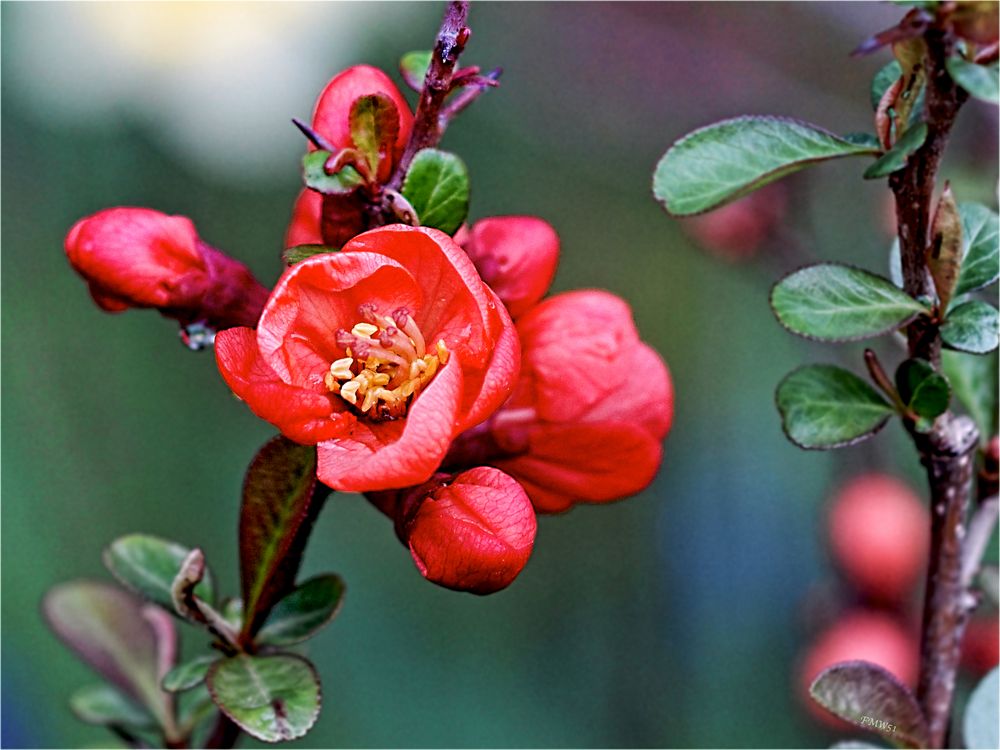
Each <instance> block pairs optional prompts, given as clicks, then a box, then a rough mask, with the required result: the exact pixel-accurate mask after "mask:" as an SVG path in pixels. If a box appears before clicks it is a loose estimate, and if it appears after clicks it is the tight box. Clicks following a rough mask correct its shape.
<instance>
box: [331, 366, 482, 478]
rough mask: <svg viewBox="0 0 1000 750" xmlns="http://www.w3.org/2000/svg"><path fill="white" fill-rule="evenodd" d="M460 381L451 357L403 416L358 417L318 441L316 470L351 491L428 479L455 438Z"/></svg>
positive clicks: (459, 375) (457, 369)
mask: <svg viewBox="0 0 1000 750" xmlns="http://www.w3.org/2000/svg"><path fill="white" fill-rule="evenodd" d="M462 385H463V379H462V367H461V365H460V363H459V362H458V358H457V357H452V359H450V360H449V361H448V364H446V365H445V366H444V367H443V368H441V369H440V370H439V371H438V373H437V375H435V377H434V379H433V380H432V381H431V382H430V384H429V385H428V386H427V388H426V389H425V390H424V391H423V392H422V393H420V394H419V395H418V396H417V397H416V398H415V399H414V400H413V402H412V403H411V405H410V410H409V413H408V414H407V416H406V418H405V419H400V420H395V421H391V422H369V421H366V420H364V421H358V422H357V423H356V424H355V425H354V426H353V428H352V429H351V431H350V434H348V435H346V436H344V437H341V438H337V439H334V440H329V441H326V442H323V443H320V444H319V446H318V451H319V452H318V466H317V469H316V475H317V476H318V477H319V479H320V481H321V482H323V483H324V484H326V485H327V486H329V487H332V488H333V489H335V490H343V491H347V492H365V491H369V490H372V491H375V490H388V489H397V488H400V487H409V486H410V485H414V484H420V483H422V482H426V481H427V480H428V479H429V478H430V477H431V475H432V474H433V473H434V470H435V469H437V468H438V466H439V465H440V464H441V460H442V459H443V458H444V455H445V453H446V452H447V450H448V446H449V445H450V444H451V439H452V436H453V434H454V431H455V424H456V419H457V413H458V406H459V402H460V401H461V397H462Z"/></svg>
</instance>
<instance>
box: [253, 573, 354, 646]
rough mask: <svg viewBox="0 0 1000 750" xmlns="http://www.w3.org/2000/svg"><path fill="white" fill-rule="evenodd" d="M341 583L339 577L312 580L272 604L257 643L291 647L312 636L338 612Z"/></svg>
mask: <svg viewBox="0 0 1000 750" xmlns="http://www.w3.org/2000/svg"><path fill="white" fill-rule="evenodd" d="M343 597H344V582H343V581H342V580H341V578H340V576H336V575H322V576H317V577H315V578H311V579H309V580H308V581H306V582H305V583H303V584H302V585H301V586H299V587H298V588H297V589H295V591H293V592H292V593H291V594H289V595H288V596H286V597H285V598H284V599H282V600H281V601H279V602H278V603H277V604H275V605H274V609H272V610H271V614H270V615H269V616H268V618H267V620H266V621H265V622H264V625H263V627H261V629H260V631H259V632H258V634H257V640H258V642H259V643H266V644H269V645H272V646H290V645H292V644H293V643H299V642H301V641H304V640H306V639H307V638H311V637H312V636H314V635H315V634H316V633H317V632H318V631H319V630H320V629H321V628H322V627H323V626H325V625H326V624H327V623H329V622H330V621H331V620H332V619H333V618H334V617H336V616H337V612H339V611H340V607H341V604H342V603H343Z"/></svg>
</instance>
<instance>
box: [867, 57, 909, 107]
mask: <svg viewBox="0 0 1000 750" xmlns="http://www.w3.org/2000/svg"><path fill="white" fill-rule="evenodd" d="M902 75H903V68H902V67H901V66H900V64H899V62H898V61H897V60H892V61H891V62H888V63H886V64H885V65H883V66H882V67H881V68H880V69H879V71H878V73H876V74H875V77H874V78H872V87H871V92H870V93H869V98H870V100H871V105H872V110H877V109H878V105H879V103H880V102H881V101H882V97H883V96H884V95H885V92H886V91H888V90H889V87H890V86H892V84H894V83H895V82H896V81H898V80H899V79H900V77H901V76H902Z"/></svg>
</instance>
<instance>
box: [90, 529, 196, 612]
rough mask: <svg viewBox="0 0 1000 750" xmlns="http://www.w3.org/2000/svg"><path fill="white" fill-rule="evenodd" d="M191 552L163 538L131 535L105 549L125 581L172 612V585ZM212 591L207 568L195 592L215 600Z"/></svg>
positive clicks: (110, 566)
mask: <svg viewBox="0 0 1000 750" xmlns="http://www.w3.org/2000/svg"><path fill="white" fill-rule="evenodd" d="M190 551H191V550H189V549H188V548H187V547H183V546H181V545H180V544H177V543H176V542H170V541H167V540H166V539H160V538H159V537H155V536H150V535H148V534H129V535H127V536H123V537H120V538H118V539H116V540H115V541H113V542H112V543H111V544H110V545H109V546H108V548H107V549H105V550H104V564H105V566H106V567H107V568H108V570H110V571H111V573H112V575H114V577H115V578H117V579H118V580H119V581H121V583H122V584H124V585H125V586H127V587H128V588H130V589H132V590H133V591H135V592H136V593H139V594H142V595H143V596H145V597H147V598H148V599H150V600H152V601H154V602H156V603H157V604H159V605H160V606H162V607H164V608H165V609H167V610H168V611H171V612H172V611H173V610H174V602H173V596H172V594H171V587H172V586H173V583H174V578H176V577H177V574H178V573H179V572H180V570H181V565H182V564H183V562H184V558H186V557H187V556H188V554H189V553H190ZM212 591H213V587H212V575H211V572H210V571H208V570H206V571H205V576H204V578H203V579H202V581H201V583H200V584H198V586H197V587H196V588H195V593H196V594H197V595H198V597H200V598H201V599H203V600H204V601H206V602H209V603H211V602H212V601H213V598H212V597H213V593H212Z"/></svg>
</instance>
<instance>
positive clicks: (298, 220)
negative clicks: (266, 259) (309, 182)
mask: <svg viewBox="0 0 1000 750" xmlns="http://www.w3.org/2000/svg"><path fill="white" fill-rule="evenodd" d="M322 213H323V196H322V195H321V194H319V193H317V192H316V191H315V190H309V189H305V190H303V191H302V192H301V193H299V196H298V198H296V199H295V205H294V206H293V207H292V220H291V222H290V223H289V224H288V231H287V232H286V233H285V247H295V246H296V245H322V244H323V233H322V231H320V222H321V218H322Z"/></svg>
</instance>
